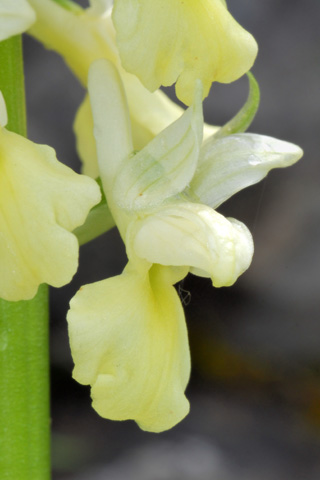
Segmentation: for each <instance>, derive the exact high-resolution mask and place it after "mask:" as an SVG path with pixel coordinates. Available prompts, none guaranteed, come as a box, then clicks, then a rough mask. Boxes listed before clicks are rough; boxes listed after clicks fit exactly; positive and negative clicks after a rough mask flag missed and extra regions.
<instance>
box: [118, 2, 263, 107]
mask: <svg viewBox="0 0 320 480" xmlns="http://www.w3.org/2000/svg"><path fill="white" fill-rule="evenodd" d="M112 17H113V21H114V25H115V28H116V32H117V37H116V38H117V45H118V48H119V51H120V57H121V60H122V65H123V66H124V68H125V69H126V70H127V71H128V72H131V73H134V74H135V75H137V76H138V77H139V78H140V80H141V81H142V83H143V84H144V85H145V86H146V87H147V88H148V89H149V90H151V91H154V90H156V89H157V88H159V87H160V85H171V84H173V83H174V82H175V81H176V80H177V85H176V92H177V96H178V97H179V99H180V100H182V101H183V102H184V103H186V104H187V105H190V104H191V103H192V101H193V96H194V87H195V81H196V79H198V78H200V79H201V80H202V83H203V85H204V96H206V95H207V94H208V92H209V89H210V86H211V83H212V82H213V81H218V82H223V83H229V82H232V81H234V80H236V79H237V78H239V77H241V76H242V75H243V74H244V73H245V72H247V71H248V70H249V69H250V68H251V66H252V64H253V62H254V59H255V57H256V54H257V45H256V42H255V40H254V38H253V37H252V36H251V35H250V34H249V33H248V32H247V31H246V30H244V29H243V28H242V27H241V26H240V25H239V24H238V23H237V22H236V21H235V20H234V19H233V17H232V16H231V15H230V13H229V12H228V10H227V8H226V5H225V2H222V1H221V0H196V1H194V0H193V1H187V2H181V1H180V0H139V1H137V0H115V2H114V8H113V16H112Z"/></svg>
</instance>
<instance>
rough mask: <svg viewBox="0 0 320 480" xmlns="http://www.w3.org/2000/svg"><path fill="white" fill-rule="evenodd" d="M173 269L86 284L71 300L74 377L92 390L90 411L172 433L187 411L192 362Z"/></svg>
mask: <svg viewBox="0 0 320 480" xmlns="http://www.w3.org/2000/svg"><path fill="white" fill-rule="evenodd" d="M170 280H171V272H170V269H166V268H163V267H159V266H154V267H153V268H152V269H151V271H150V272H149V273H148V272H145V274H144V275H140V274H139V273H137V272H136V271H135V270H134V269H132V266H130V264H128V267H127V268H126V269H125V271H124V273H123V274H122V275H119V276H117V277H113V278H109V279H107V280H103V281H101V282H97V283H93V284H91V285H85V286H84V287H82V288H81V289H80V290H79V292H78V293H77V294H76V296H75V297H74V298H73V299H72V300H71V303H70V307H71V308H70V311H69V313H68V324H69V336H70V343H71V350H72V356H73V360H74V363H75V368H74V371H73V376H74V378H75V379H76V380H77V381H78V382H79V383H82V384H85V385H87V384H90V385H91V388H92V390H91V394H92V399H93V407H94V408H95V409H96V410H97V412H98V413H99V415H101V416H103V417H105V418H109V419H111V420H127V419H133V420H135V421H136V422H137V423H138V424H139V426H140V427H141V428H142V429H144V430H148V431H152V432H160V431H163V430H167V429H168V428H171V427H173V426H174V425H175V424H176V423H178V422H179V421H180V420H182V418H183V417H184V416H185V415H186V414H187V413H188V410H189V404H188V401H187V399H186V398H185V396H184V390H185V388H186V385H187V382H188V379H189V374H190V356H189V348H188V338H187V331H186V325H185V320H184V315H183V309H182V306H181V302H180V300H179V297H178V295H177V293H176V291H175V289H174V287H173V286H172V284H171V281H170Z"/></svg>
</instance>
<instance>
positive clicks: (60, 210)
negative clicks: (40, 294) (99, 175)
mask: <svg viewBox="0 0 320 480" xmlns="http://www.w3.org/2000/svg"><path fill="white" fill-rule="evenodd" d="M6 124H7V112H6V106H5V102H4V99H3V97H2V95H1V96H0V125H1V127H0V159H1V161H0V265H1V275H0V297H1V298H4V299H5V300H10V301H16V300H28V299H31V298H33V297H34V295H35V294H36V292H37V289H38V287H39V285H40V284H41V283H47V284H49V285H52V286H54V287H61V286H62V285H65V284H67V283H69V282H70V280H71V278H72V277H73V275H74V273H75V272H76V270H77V266H78V250H79V245H78V241H77V238H76V237H75V235H73V234H72V233H71V232H72V231H73V230H74V229H75V228H76V227H78V226H79V225H81V224H82V223H83V222H84V221H85V219H86V216H87V214H88V212H89V210H90V209H91V207H93V206H94V205H95V204H97V203H98V202H99V201H100V197H101V194H100V190H99V187H98V185H97V184H96V182H94V181H93V180H92V179H91V178H89V177H85V176H83V175H78V174H76V173H75V172H73V171H72V170H71V169H70V168H68V167H66V166H65V165H63V164H61V163H60V162H58V161H57V159H56V156H55V152H54V150H53V149H52V148H50V147H48V146H46V145H37V144H35V143H33V142H31V141H30V140H27V139H26V138H24V137H22V136H20V135H17V134H15V133H12V132H10V131H8V130H6V128H5V126H6Z"/></svg>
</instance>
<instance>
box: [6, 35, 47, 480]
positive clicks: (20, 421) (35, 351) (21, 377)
mask: <svg viewBox="0 0 320 480" xmlns="http://www.w3.org/2000/svg"><path fill="white" fill-rule="evenodd" d="M0 65H1V69H0V90H1V91H2V93H3V95H4V97H5V99H6V103H7V108H8V118H9V123H8V126H7V127H8V129H9V130H11V131H13V132H15V133H19V134H21V135H24V136H25V135H26V121H25V100H24V86H23V63H22V49H21V38H20V36H16V37H13V38H10V39H8V40H5V41H3V42H1V43H0ZM1 161H2V158H1V146H0V162H1ZM0 269H1V266H0ZM0 274H1V270H0ZM49 423H50V419H49V362H48V293H47V287H46V286H44V285H42V286H40V288H39V291H38V294H37V295H36V297H35V298H33V299H32V300H29V301H19V302H7V301H5V300H0V452H1V455H0V478H1V479H2V480H5V479H10V480H29V479H30V480H31V479H32V480H47V479H49V478H50V436H49V431H50V430H49Z"/></svg>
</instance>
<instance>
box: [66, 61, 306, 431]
mask: <svg viewBox="0 0 320 480" xmlns="http://www.w3.org/2000/svg"><path fill="white" fill-rule="evenodd" d="M89 94H90V99H91V103H92V111H93V118H94V129H95V137H96V140H97V153H98V160H99V169H100V176H101V179H102V182H103V187H104V191H105V194H106V197H107V201H108V205H109V207H110V210H111V212H112V215H113V218H114V219H115V221H116V224H117V226H118V229H119V231H120V234H121V236H122V238H123V240H124V242H125V244H126V250H127V255H128V259H129V262H128V264H127V266H126V268H125V270H124V272H123V273H122V274H121V275H119V276H117V277H113V278H110V279H107V280H103V281H100V282H97V283H94V284H91V285H85V286H84V287H82V288H81V289H80V291H79V292H78V293H77V294H76V295H75V297H74V298H73V299H72V301H71V303H70V311H69V313H68V323H69V336H70V344H71V351H72V356H73V360H74V363H75V368H74V372H73V376H74V378H75V379H76V380H77V381H78V382H80V383H82V384H85V385H87V384H89V385H91V394H92V399H93V407H94V408H95V409H96V410H97V412H98V413H99V414H100V415H102V416H103V417H106V418H110V419H113V420H125V419H133V420H135V421H136V422H137V423H138V424H139V425H140V427H141V428H143V429H144V430H149V431H155V432H159V431H163V430H166V429H168V428H171V427H172V426H174V425H175V424H176V423H177V422H179V421H180V420H181V419H182V418H183V417H184V416H185V415H186V414H187V413H188V410H189V406H188V401H187V400H186V397H185V394H184V391H185V388H186V385H187V382H188V378H189V372H190V358H189V348H188V340H187V334H186V327H185V322H184V316H183V311H182V306H181V302H180V300H179V297H178V295H177V293H176V291H175V290H174V288H173V285H174V284H175V283H176V282H178V281H179V280H181V279H182V278H184V277H185V275H186V274H187V273H188V272H189V271H191V272H193V273H195V274H197V275H201V276H207V277H210V278H211V280H212V283H213V285H215V286H218V287H219V286H223V285H231V284H232V283H234V281H235V280H236V279H237V278H238V276H239V275H241V273H243V272H244V271H245V270H246V269H247V268H248V266H249V264H250V262H251V258H252V254H253V242H252V238H251V235H250V233H249V231H248V229H247V228H246V227H245V226H244V225H243V224H242V223H241V222H238V221H236V220H233V219H227V218H225V217H223V216H222V215H221V214H219V213H218V212H216V211H214V210H213V208H212V207H215V206H216V205H217V204H218V203H219V200H221V198H223V199H226V198H228V197H229V196H231V195H232V194H234V193H235V192H237V191H238V190H240V189H242V188H244V187H246V186H248V185H251V184H253V183H255V182H257V181H259V180H260V179H261V178H262V177H263V176H265V175H266V174H267V172H268V171H269V170H270V169H271V168H274V167H283V166H287V165H289V164H292V163H294V162H295V161H297V160H298V158H300V156H301V154H302V152H301V150H300V149H299V148H298V147H296V146H293V145H291V144H288V143H286V142H281V141H279V140H276V139H272V138H269V137H263V136H259V135H249V134H239V135H230V136H229V137H225V138H224V137H223V138H220V139H217V140H215V139H214V138H212V139H210V140H208V141H207V142H205V143H204V144H203V145H202V133H203V132H202V127H203V118H202V104H201V98H202V88H201V82H197V88H196V97H195V101H194V104H193V105H192V106H191V107H190V108H189V109H188V110H186V112H185V113H184V114H183V115H182V116H181V117H180V118H179V119H178V120H177V121H176V122H174V123H173V124H172V125H170V126H169V127H167V129H165V130H164V131H163V132H161V133H160V134H159V135H157V136H156V137H155V138H154V139H153V140H152V141H151V142H150V143H149V144H148V145H147V146H146V147H145V148H144V149H143V150H141V151H140V152H138V153H133V141H132V135H131V129H130V117H129V112H128V107H127V103H126V97H125V92H124V89H123V87H122V84H121V79H120V77H119V75H118V73H117V71H116V70H115V68H114V67H113V66H112V64H111V63H110V62H107V61H105V60H100V61H97V62H95V63H94V64H93V65H92V67H91V69H90V74H89ZM221 142H222V143H221ZM221 144H223V146H222V147H221V148H220V147H219V145H221ZM211 152H212V153H213V156H211ZM253 160H254V161H253ZM210 165H211V167H210ZM215 182H216V183H215ZM206 185H207V186H208V188H209V189H211V186H212V185H213V188H214V189H215V188H216V185H217V190H218V194H217V195H215V194H214V192H212V193H211V192H207V190H206V188H205V186H206ZM203 198H205V199H206V201H207V204H203V203H202V199H203Z"/></svg>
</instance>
